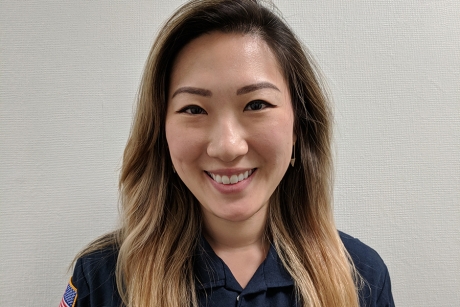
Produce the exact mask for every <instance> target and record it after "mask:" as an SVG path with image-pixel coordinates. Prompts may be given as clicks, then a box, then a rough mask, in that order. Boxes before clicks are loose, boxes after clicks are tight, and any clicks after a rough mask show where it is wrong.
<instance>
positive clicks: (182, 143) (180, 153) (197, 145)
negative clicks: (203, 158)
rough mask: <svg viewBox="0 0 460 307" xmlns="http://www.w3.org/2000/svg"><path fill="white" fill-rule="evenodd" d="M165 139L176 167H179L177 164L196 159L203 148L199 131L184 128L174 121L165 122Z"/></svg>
mask: <svg viewBox="0 0 460 307" xmlns="http://www.w3.org/2000/svg"><path fill="white" fill-rule="evenodd" d="M166 141H167V142H168V147H169V153H170V155H171V160H172V161H173V163H174V164H175V165H176V167H179V164H183V163H185V162H188V161H193V160H196V159H197V158H198V157H199V156H200V155H201V153H202V150H203V149H202V147H203V141H202V136H200V134H199V133H196V131H193V130H192V129H184V128H183V127H181V126H180V125H177V124H175V123H174V122H166ZM182 167H183V166H182Z"/></svg>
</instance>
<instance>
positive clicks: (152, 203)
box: [79, 0, 360, 307]
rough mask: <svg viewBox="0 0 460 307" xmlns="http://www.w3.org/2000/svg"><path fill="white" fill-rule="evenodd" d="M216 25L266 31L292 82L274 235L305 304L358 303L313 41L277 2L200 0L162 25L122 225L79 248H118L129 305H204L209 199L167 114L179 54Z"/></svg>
mask: <svg viewBox="0 0 460 307" xmlns="http://www.w3.org/2000/svg"><path fill="white" fill-rule="evenodd" d="M214 31H219V32H223V33H238V34H243V35H245V34H247V35H255V36H257V37H259V38H261V39H263V40H264V41H265V42H266V43H267V45H268V46H269V47H270V49H271V51H272V52H273V54H274V55H275V57H276V59H277V61H278V63H279V65H280V68H281V71H282V74H283V75H284V78H285V80H286V83H287V84H288V88H289V91H290V96H291V99H292V107H293V110H294V116H295V120H294V130H295V134H296V136H297V141H296V145H295V155H296V158H297V161H296V164H295V166H294V167H289V168H288V170H287V172H286V174H285V175H284V177H283V179H282V180H281V182H280V183H279V186H278V187H277V188H276V190H275V192H274V193H273V195H272V196H271V198H270V204H269V214H268V220H267V226H266V228H267V229H266V234H267V237H268V239H269V240H270V242H271V243H272V244H273V245H274V247H275V248H276V251H277V252H278V254H279V256H280V258H281V260H282V262H283V264H284V266H285V267H286V269H287V270H288V271H289V273H290V275H291V276H292V278H293V280H294V284H295V294H296V299H297V300H298V302H299V304H298V305H299V306H314V307H320V306H322V307H325V306H327V307H329V306H334V307H338V306H346V307H357V306H359V303H358V288H359V284H360V282H359V280H360V278H359V275H358V274H357V272H356V270H355V268H354V266H353V263H352V261H351V260H350V257H349V255H348V253H347V251H346V250H345V248H344V246H343V244H342V242H341V240H340V238H339V235H338V232H337V230H336V226H335V223H334V219H333V213H332V204H331V203H332V200H331V194H332V161H331V130H332V128H331V122H332V118H331V112H330V107H329V102H328V99H327V97H326V95H325V90H324V87H323V86H322V84H321V81H320V80H321V79H320V77H319V72H318V70H317V69H316V68H315V67H314V61H313V60H312V58H311V56H310V55H309V53H308V52H307V50H306V49H305V48H304V47H303V46H302V44H301V42H300V40H299V39H298V38H297V37H296V36H295V34H294V33H293V31H292V30H291V29H290V28H289V27H288V26H287V24H286V22H284V21H283V19H282V17H280V14H278V13H277V11H276V9H275V8H274V6H273V5H268V4H265V3H263V2H262V1H258V0H193V1H190V2H187V3H186V4H184V5H183V6H182V7H180V8H179V9H178V10H177V11H176V12H175V13H174V14H173V15H172V17H170V18H169V20H168V21H167V22H166V23H165V24H164V25H163V27H162V28H161V30H160V32H159V34H158V37H157V39H156V41H155V42H154V44H153V47H152V49H151V51H150V54H149V56H148V59H147V62H146V65H145V70H144V74H143V77H142V82H141V85H140V89H139V93H138V101H137V109H136V114H135V117H134V122H133V126H132V129H131V133H130V136H129V140H128V143H127V145H126V148H125V151H124V156H123V164H122V169H121V174H120V183H119V188H120V201H121V226H120V228H119V229H118V230H117V231H115V232H113V233H110V234H108V235H106V236H104V237H102V238H100V239H98V240H97V241H95V242H93V243H92V244H91V245H89V247H87V248H86V249H85V250H84V251H83V252H82V253H80V255H79V256H82V255H85V254H88V253H90V252H92V251H94V250H97V249H101V248H106V247H108V246H112V247H116V248H117V249H118V250H119V255H118V261H117V268H116V277H117V285H118V290H119V292H120V295H121V297H122V299H123V302H124V304H125V305H126V306H128V307H141V306H142V307H145V306H171V307H172V306H174V307H177V306H184V307H185V306H190V305H192V306H198V302H197V296H196V289H195V286H194V285H195V275H194V271H193V255H194V251H195V249H196V248H197V245H198V244H199V238H200V234H201V228H202V217H201V211H200V205H199V203H198V201H197V200H196V198H195V197H194V196H193V194H192V193H191V192H190V191H189V189H188V188H187V187H186V186H185V185H184V183H183V182H182V181H181V180H180V178H179V177H178V176H177V175H175V174H174V173H173V168H172V163H171V158H170V154H169V150H168V144H167V142H166V136H165V119H166V109H167V98H168V89H169V82H170V75H171V70H172V66H173V63H174V61H175V58H176V56H177V54H178V53H179V51H180V50H182V48H183V47H184V46H185V45H187V44H188V43H189V42H190V41H192V40H193V39H195V38H197V37H199V36H201V35H203V34H205V33H210V32H214ZM286 137H291V136H288V135H287V136H286Z"/></svg>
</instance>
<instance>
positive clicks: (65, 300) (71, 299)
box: [59, 279, 77, 307]
mask: <svg viewBox="0 0 460 307" xmlns="http://www.w3.org/2000/svg"><path fill="white" fill-rule="evenodd" d="M76 300H77V288H75V286H74V285H72V279H71V280H70V281H69V284H68V285H67V288H66V289H65V293H64V296H63V297H62V300H61V303H60V304H59V307H74V306H75V301H76Z"/></svg>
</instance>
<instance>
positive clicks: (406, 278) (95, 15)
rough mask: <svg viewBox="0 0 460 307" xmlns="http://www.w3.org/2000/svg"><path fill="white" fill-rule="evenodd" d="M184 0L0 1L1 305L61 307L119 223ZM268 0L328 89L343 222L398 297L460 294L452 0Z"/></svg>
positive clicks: (417, 301)
mask: <svg viewBox="0 0 460 307" xmlns="http://www.w3.org/2000/svg"><path fill="white" fill-rule="evenodd" d="M160 2H161V4H160ZM166 2H168V3H166ZM180 2H181V1H137V2H136V3H134V2H128V1H126V2H112V1H66V2H64V1H62V2H59V1H55V2H54V3H52V2H47V1H28V2H22V1H13V0H9V1H5V0H3V1H1V2H0V5H1V9H0V103H1V104H0V106H1V109H0V136H1V141H0V306H57V305H58V304H59V301H60V299H61V295H62V293H63V291H64V289H65V286H66V283H67V279H68V278H69V274H68V273H67V271H66V269H67V266H68V265H69V263H70V261H71V260H72V258H73V256H74V255H75V254H76V253H77V251H78V250H80V249H81V248H82V247H83V246H84V245H85V244H86V243H87V242H89V241H90V240H91V239H93V238H95V237H96V236H98V235H100V234H102V233H104V232H106V231H109V230H111V229H112V228H113V227H115V225H116V221H117V172H118V168H119V166H120V161H121V155H122V151H123V147H124V144H125V142H126V138H127V135H128V132H129V128H130V123H131V116H132V110H133V102H134V98H135V94H136V90H137V86H138V82H139V78H140V75H141V71H142V66H143V63H144V61H145V58H146V56H147V53H148V50H149V48H150V44H151V42H152V41H153V38H154V36H155V33H156V31H157V30H158V27H159V25H160V24H161V23H162V22H163V21H164V19H165V18H166V17H167V16H168V15H169V14H170V13H171V12H172V11H173V10H174V8H176V7H177V6H178V5H179V4H180ZM276 3H277V4H278V6H279V8H280V9H281V11H282V12H283V13H284V15H285V17H286V19H287V20H288V22H289V23H290V24H291V25H292V27H293V28H294V29H295V31H296V32H297V33H298V35H299V36H300V37H301V38H302V40H303V41H304V42H305V44H306V45H307V46H308V47H309V48H310V50H312V52H313V54H314V55H315V57H316V58H317V60H318V62H319V64H320V66H321V67H322V68H323V71H324V74H325V75H326V77H327V79H328V82H329V85H330V88H331V92H332V94H333V97H334V101H335V114H336V115H335V116H336V135H335V138H336V145H335V147H336V149H335V150H336V174H337V175H336V189H335V208H336V209H335V210H336V216H337V222H338V225H339V228H341V229H342V230H345V231H346V232H348V233H350V234H352V235H354V236H357V237H359V238H361V239H362V241H364V242H366V243H368V244H369V245H371V246H373V247H374V248H375V249H377V250H378V251H379V253H380V254H381V255H382V257H383V258H384V259H385V261H386V263H387V265H388V267H389V269H390V273H391V277H392V282H393V290H394V296H395V300H396V303H397V305H398V306H414V307H415V306H417V307H419V306H427V307H428V306H430V307H431V306H458V302H459V301H460V294H459V293H460V291H459V289H460V277H459V276H460V274H459V273H460V256H459V254H460V226H459V225H460V207H459V205H460V177H459V176H460V158H459V157H460V1H457V0H451V1H425V0H419V1H417V0H404V1H403V0H399V1H390V0H387V1H381V0H379V1H364V0H361V1H351V0H349V1H339V0H335V1H314V0H308V1H302V0H297V1H281V0H279V1H277V2H276Z"/></svg>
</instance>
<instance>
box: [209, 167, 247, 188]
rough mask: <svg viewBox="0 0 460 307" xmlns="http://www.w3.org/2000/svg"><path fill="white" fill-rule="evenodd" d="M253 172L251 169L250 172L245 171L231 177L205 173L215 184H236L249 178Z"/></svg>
mask: <svg viewBox="0 0 460 307" xmlns="http://www.w3.org/2000/svg"><path fill="white" fill-rule="evenodd" d="M254 170H255V169H251V170H247V171H244V172H241V173H239V174H233V175H219V174H213V173H211V172H206V173H207V174H208V175H209V177H211V178H212V179H213V180H214V181H215V182H217V183H220V184H236V183H238V182H240V181H243V180H245V179H247V178H248V177H249V176H251V175H252V173H253V172H254Z"/></svg>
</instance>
